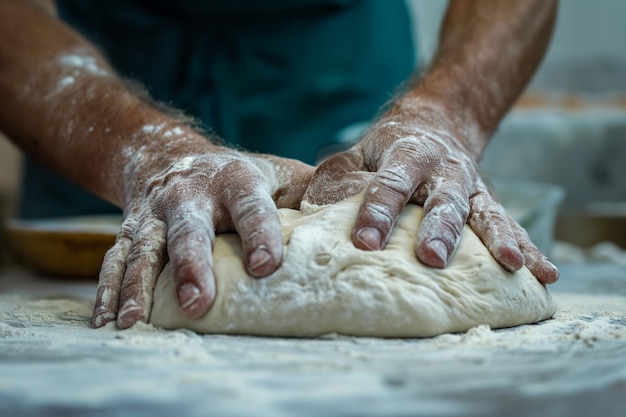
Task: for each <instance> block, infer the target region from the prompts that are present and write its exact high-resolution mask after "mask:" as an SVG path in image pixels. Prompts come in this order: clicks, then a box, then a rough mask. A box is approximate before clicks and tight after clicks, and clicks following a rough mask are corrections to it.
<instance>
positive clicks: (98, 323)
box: [93, 312, 115, 328]
mask: <svg viewBox="0 0 626 417" xmlns="http://www.w3.org/2000/svg"><path fill="white" fill-rule="evenodd" d="M113 320H115V314H113V313H108V312H104V313H99V314H97V315H96V316H95V317H94V318H93V327H96V328H98V327H102V326H104V325H105V324H107V323H110V322H112V321H113Z"/></svg>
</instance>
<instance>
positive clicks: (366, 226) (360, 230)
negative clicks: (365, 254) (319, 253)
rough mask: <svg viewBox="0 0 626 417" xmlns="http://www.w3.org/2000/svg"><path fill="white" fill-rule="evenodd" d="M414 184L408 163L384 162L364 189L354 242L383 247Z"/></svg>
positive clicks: (366, 245) (358, 244)
mask: <svg viewBox="0 0 626 417" xmlns="http://www.w3.org/2000/svg"><path fill="white" fill-rule="evenodd" d="M413 171H419V170H418V169H415V170H413ZM416 186H417V178H416V176H415V175H413V174H412V170H411V168H410V165H409V164H405V163H402V161H398V162H394V163H393V164H383V166H381V168H380V169H379V170H378V172H376V174H375V175H374V177H373V178H372V179H371V180H370V182H369V184H368V185H367V187H366V189H365V193H364V195H363V200H362V201H361V206H360V207H359V212H358V214H357V218H356V222H355V225H354V229H353V234H352V241H353V242H354V245H355V246H356V247H357V248H360V249H364V250H380V249H383V248H384V247H385V245H386V243H387V240H388V238H389V235H390V234H391V230H392V229H393V226H394V224H395V223H396V220H397V219H398V216H399V215H400V212H401V211H402V209H403V208H404V207H405V206H406V204H407V202H408V201H409V198H410V196H411V194H412V193H413V190H414V188H415V187H416Z"/></svg>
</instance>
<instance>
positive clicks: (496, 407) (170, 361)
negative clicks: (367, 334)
mask: <svg viewBox="0 0 626 417" xmlns="http://www.w3.org/2000/svg"><path fill="white" fill-rule="evenodd" d="M561 271H562V276H561V280H560V281H559V283H557V284H555V285H553V286H551V290H552V291H553V294H554V296H555V299H556V301H557V303H558V304H559V306H560V309H559V312H558V313H557V314H556V316H555V318H554V319H552V320H548V321H545V322H542V323H539V324H536V325H529V326H521V327H517V328H512V329H502V330H496V331H492V330H490V329H488V328H487V327H484V326H479V327H476V328H474V329H472V330H470V331H469V332H468V333H466V334H462V335H456V334H455V335H442V336H439V337H435V338H431V339H421V340H420V339H393V340H381V339H371V338H351V337H343V336H337V335H328V336H327V337H324V338H321V339H280V338H257V337H236V336H221V335H217V336H199V335H196V334H194V333H192V332H189V331H163V330H159V329H155V328H154V327H152V326H150V325H139V326H135V327H134V328H132V329H130V330H126V331H119V330H116V329H115V328H114V326H112V325H109V326H107V327H106V328H104V329H99V330H94V329H91V328H90V326H89V321H90V316H91V308H92V299H93V297H94V294H95V286H94V285H91V284H84V283H82V284H81V283H76V282H75V283H68V282H67V281H65V282H64V283H59V282H58V281H57V282H55V281H52V280H50V279H43V278H39V279H38V278H36V277H33V276H31V275H29V274H26V273H13V274H10V273H4V274H0V292H1V294H0V415H1V416H5V415H6V416H9V415H11V416H14V415H19V416H57V415H58V416H73V415H77V416H78V415H80V416H91V415H97V416H116V417H117V416H126V415H128V416H131V415H132V416H157V417H158V416H172V415H174V416H180V417H182V416H203V415H211V416H257V415H258V416H290V415H304V416H329V415H341V416H422V415H423V416H443V415H492V416H525V415H533V416H540V415H541V416H543V415H545V416H561V415H562V416H568V417H575V416H588V415H603V416H604V417H608V416H624V415H626V414H625V413H626V411H624V410H626V270H625V269H624V268H623V267H618V266H616V265H613V264H583V265H563V266H562V267H561Z"/></svg>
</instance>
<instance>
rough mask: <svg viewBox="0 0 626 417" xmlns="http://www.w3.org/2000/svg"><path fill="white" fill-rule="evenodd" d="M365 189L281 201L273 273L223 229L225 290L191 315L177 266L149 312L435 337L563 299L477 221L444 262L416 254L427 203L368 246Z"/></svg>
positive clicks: (226, 327) (191, 323)
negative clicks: (358, 223) (304, 201)
mask: <svg viewBox="0 0 626 417" xmlns="http://www.w3.org/2000/svg"><path fill="white" fill-rule="evenodd" d="M359 203H360V197H359V196H357V197H353V198H351V199H348V200H345V201H342V202H339V203H337V204H333V205H329V206H322V207H303V210H302V211H297V210H290V209H280V210H279V214H280V217H281V221H282V225H283V240H284V242H285V244H286V245H285V255H284V258H283V264H282V266H281V267H280V268H279V270H278V271H276V272H275V273H274V274H272V275H270V276H268V277H266V278H263V279H256V278H252V277H250V276H249V275H248V274H247V273H246V271H245V268H244V266H243V262H242V252H241V244H240V240H239V237H238V236H237V235H236V234H222V235H218V236H217V238H216V241H215V247H214V265H215V269H214V270H215V276H216V284H217V297H216V300H215V303H214V304H213V307H212V308H211V310H210V311H209V313H208V314H206V315H205V316H204V317H202V318H199V319H189V318H186V317H185V316H184V315H183V314H182V311H181V310H180V308H179V307H178V304H177V299H176V296H175V291H174V290H175V289H174V283H173V280H172V273H171V269H170V267H169V265H168V266H166V268H165V269H164V271H163V272H162V273H161V275H160V276H159V278H158V280H157V284H156V288H155V292H154V301H153V307H152V314H151V317H150V322H151V323H153V324H154V325H156V326H160V327H163V328H167V329H178V328H187V329H190V330H194V331H196V332H198V333H221V334H242V335H259V336H296V337H311V336H319V335H324V334H328V333H338V334H343V335H350V336H373V337H430V336H435V335H438V334H441V333H448V332H463V331H466V330H468V329H470V328H472V327H475V326H477V325H480V324H487V325H489V326H490V327H491V328H501V327H511V326H517V325H521V324H528V323H534V322H537V321H541V320H544V319H548V318H550V317H552V315H553V314H554V313H555V311H556V304H555V303H554V302H553V300H552V297H551V296H550V294H549V292H548V291H547V290H546V288H545V287H544V286H543V285H542V284H540V283H539V282H538V281H537V280H536V279H535V278H534V277H533V276H532V274H531V273H530V271H529V270H528V269H527V268H526V267H524V268H523V269H522V270H520V271H517V272H515V273H509V272H506V271H505V270H504V269H503V268H502V267H500V265H498V263H497V262H496V261H495V260H494V259H493V258H492V257H491V255H490V254H489V252H488V251H487V249H486V248H485V246H484V245H483V244H482V242H481V241H480V240H479V239H478V237H476V235H475V234H474V233H473V231H472V230H471V228H469V226H465V229H464V231H463V235H462V240H461V245H460V247H459V249H458V250H457V252H456V253H455V255H454V257H453V259H452V262H451V263H450V265H449V266H448V267H447V268H445V269H434V268H429V267H426V266H424V265H422V264H421V263H419V262H418V261H417V259H416V257H415V252H414V244H415V238H416V235H417V230H418V226H419V223H420V221H421V218H422V208H421V207H419V206H416V205H409V206H407V207H406V208H405V209H404V211H403V212H402V214H401V216H400V218H399V219H398V222H397V225H396V227H395V229H394V231H393V233H392V235H391V238H390V239H389V242H388V244H387V247H386V248H385V250H383V251H377V252H369V251H362V250H359V249H357V248H355V247H354V245H353V244H352V241H351V238H350V233H351V229H352V226H353V223H354V218H355V216H356V213H357V209H358V206H359Z"/></svg>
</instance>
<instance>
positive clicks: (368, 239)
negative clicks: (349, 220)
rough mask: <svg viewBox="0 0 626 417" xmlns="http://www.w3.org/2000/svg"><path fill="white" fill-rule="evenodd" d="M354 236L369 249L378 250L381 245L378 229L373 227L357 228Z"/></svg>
mask: <svg viewBox="0 0 626 417" xmlns="http://www.w3.org/2000/svg"><path fill="white" fill-rule="evenodd" d="M356 237H357V239H359V242H361V243H362V244H363V245H364V246H365V247H366V248H368V249H369V250H379V249H380V247H381V243H380V239H381V236H380V232H379V231H378V229H375V228H373V227H364V228H363V229H361V230H359V232H358V233H357V234H356Z"/></svg>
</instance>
